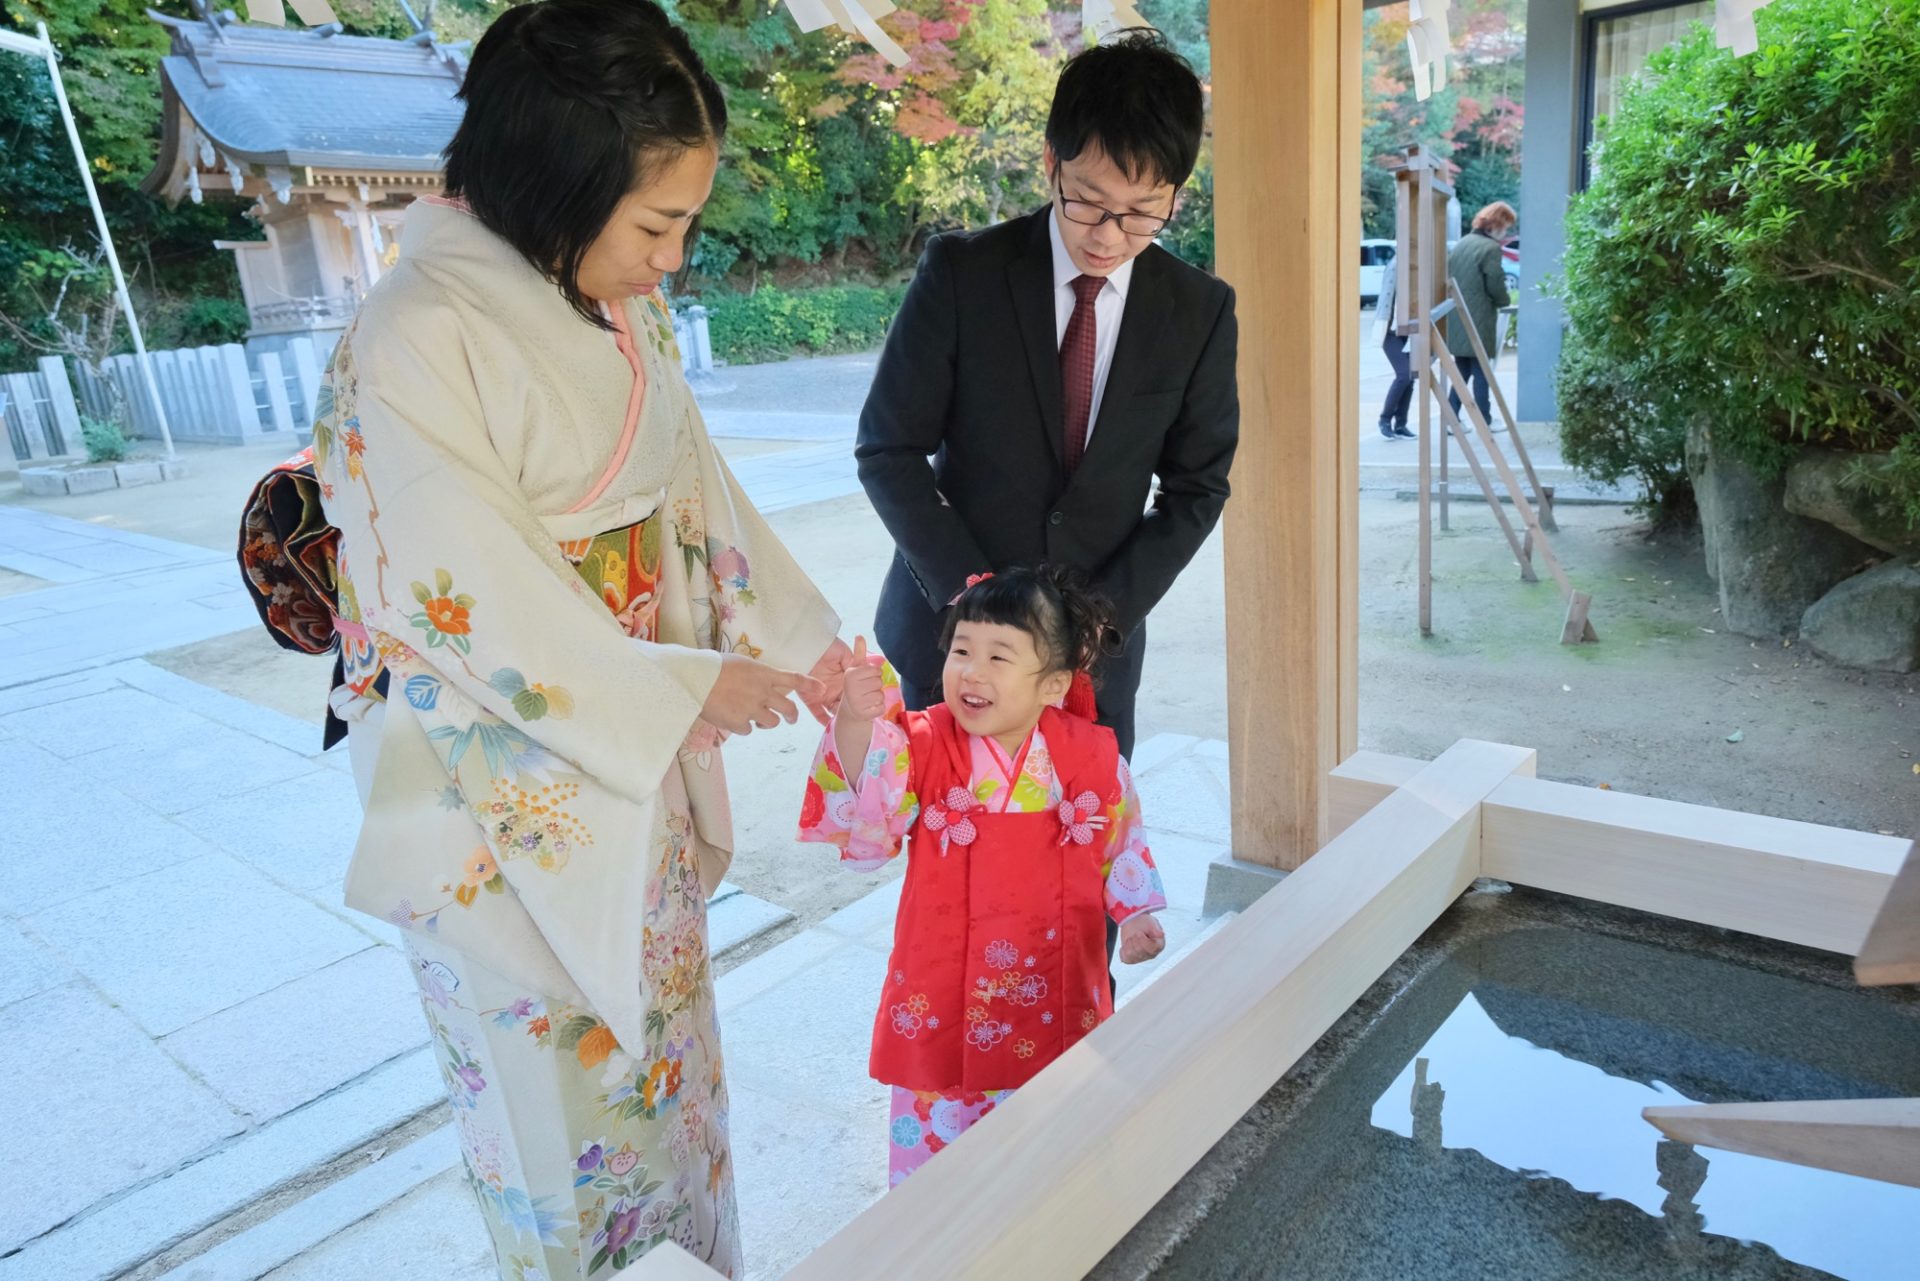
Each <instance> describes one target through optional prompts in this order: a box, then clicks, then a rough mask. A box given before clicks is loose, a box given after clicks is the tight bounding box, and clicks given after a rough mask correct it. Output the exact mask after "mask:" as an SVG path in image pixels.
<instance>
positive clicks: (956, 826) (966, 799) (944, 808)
mask: <svg viewBox="0 0 1920 1281" xmlns="http://www.w3.org/2000/svg"><path fill="white" fill-rule="evenodd" d="M978 808H980V802H978V801H976V800H975V799H974V798H973V793H971V792H969V791H968V790H967V789H966V788H964V787H952V788H948V789H947V799H946V802H945V804H942V803H940V802H938V801H935V802H934V803H933V804H931V805H929V806H927V808H926V811H925V813H924V814H923V815H922V816H921V820H920V821H921V822H923V823H925V824H926V825H927V830H928V831H929V832H938V833H939V834H940V853H941V855H942V856H943V857H944V856H945V854H946V852H947V842H949V841H951V842H953V843H954V844H955V845H971V844H973V842H974V838H975V837H976V836H978V835H979V832H978V830H977V829H976V828H975V827H974V825H973V820H972V819H970V818H967V817H966V815H967V813H968V812H969V811H971V810H976V809H978Z"/></svg>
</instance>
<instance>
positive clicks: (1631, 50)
mask: <svg viewBox="0 0 1920 1281" xmlns="http://www.w3.org/2000/svg"><path fill="white" fill-rule="evenodd" d="M1696 22H1704V23H1706V24H1708V25H1709V26H1711V25H1712V23H1713V0H1696V2H1695V3H1691V4H1676V5H1669V6H1667V7H1665V8H1654V9H1641V10H1639V11H1637V12H1631V13H1623V14H1620V15H1619V16H1614V17H1610V16H1608V15H1607V14H1606V12H1605V11H1602V12H1601V13H1597V14H1594V15H1592V16H1591V17H1590V18H1589V19H1588V22H1587V41H1588V63H1587V65H1588V67H1589V68H1590V71H1589V75H1588V82H1587V93H1588V98H1587V130H1586V142H1587V144H1588V147H1589V148H1591V146H1592V144H1593V143H1594V142H1595V141H1596V140H1597V139H1598V138H1599V137H1600V134H1601V132H1602V131H1603V130H1604V128H1605V126H1604V125H1603V124H1602V123H1601V122H1602V121H1604V120H1605V118H1606V117H1607V116H1610V115H1612V114H1613V110H1614V108H1615V107H1616V106H1618V105H1619V102H1620V94H1621V91H1622V90H1624V89H1625V88H1626V85H1627V82H1628V81H1629V80H1631V79H1633V77H1635V76H1637V75H1639V74H1640V72H1641V70H1642V68H1644V67H1645V66H1646V65H1647V59H1649V58H1651V57H1652V56H1653V55H1654V54H1656V53H1658V52H1659V51H1660V50H1662V49H1664V48H1666V47H1667V46H1668V45H1670V44H1672V43H1673V42H1674V41H1675V40H1678V39H1679V38H1680V37H1681V36H1683V35H1685V34H1686V33H1687V28H1689V27H1691V26H1692V25H1693V24H1694V23H1696Z"/></svg>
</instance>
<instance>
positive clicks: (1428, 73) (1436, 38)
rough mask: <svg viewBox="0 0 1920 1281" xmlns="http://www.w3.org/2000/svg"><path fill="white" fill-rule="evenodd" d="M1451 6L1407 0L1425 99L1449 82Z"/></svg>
mask: <svg viewBox="0 0 1920 1281" xmlns="http://www.w3.org/2000/svg"><path fill="white" fill-rule="evenodd" d="M1723 2H1724V0H1723ZM1450 7H1451V6H1450V5H1449V4H1448V0H1407V56H1408V57H1409V58H1410V59H1412V61H1413V96H1414V97H1416V98H1418V99H1419V100H1420V101H1422V102H1425V101H1426V100H1427V99H1428V98H1430V97H1432V96H1433V91H1434V90H1435V89H1438V88H1440V87H1441V86H1442V85H1444V84H1446V83H1447V51H1448V50H1449V49H1451V48H1452V47H1453V35H1452V33H1451V32H1449V31H1448V30H1447V10H1448V8H1450Z"/></svg>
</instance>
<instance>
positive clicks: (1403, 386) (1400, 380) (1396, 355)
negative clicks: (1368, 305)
mask: <svg viewBox="0 0 1920 1281" xmlns="http://www.w3.org/2000/svg"><path fill="white" fill-rule="evenodd" d="M1399 282H1400V271H1399V268H1398V266H1397V265H1396V264H1394V263H1388V264H1387V266H1386V269H1385V271H1384V272H1383V273H1382V279H1381V282H1380V296H1379V298H1377V299H1376V300H1375V301H1374V304H1373V325H1374V330H1375V332H1376V333H1378V334H1380V335H1381V338H1380V350H1381V351H1382V352H1384V353H1386V357H1387V363H1388V364H1390V365H1392V366H1393V383H1392V384H1391V385H1390V386H1389V387H1388V388H1387V398H1386V400H1384V401H1383V402H1381V405H1380V434H1381V435H1382V436H1385V437H1386V438H1387V439H1388V440H1412V439H1413V438H1414V437H1415V436H1416V435H1417V434H1418V433H1416V432H1414V431H1413V430H1412V429H1411V428H1409V427H1408V426H1407V407H1408V406H1409V405H1411V404H1412V403H1413V381H1414V380H1413V362H1412V360H1411V359H1410V358H1409V357H1408V355H1407V344H1408V343H1409V341H1411V340H1410V339H1407V338H1405V337H1403V336H1401V335H1400V334H1397V333H1395V332H1394V316H1393V303H1394V297H1395V293H1396V291H1397V290H1398V289H1399Z"/></svg>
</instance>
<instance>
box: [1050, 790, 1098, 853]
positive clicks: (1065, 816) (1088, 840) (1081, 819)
mask: <svg viewBox="0 0 1920 1281" xmlns="http://www.w3.org/2000/svg"><path fill="white" fill-rule="evenodd" d="M1099 808H1100V798H1099V797H1098V796H1095V795H1094V794H1093V793H1092V792H1082V793H1080V795H1079V796H1077V797H1075V798H1074V799H1073V800H1070V801H1065V800H1063V801H1061V802H1060V811H1059V813H1060V843H1061V844H1062V845H1065V844H1066V843H1067V842H1068V841H1072V842H1073V843H1074V844H1075V845H1091V844H1093V834H1094V832H1095V831H1096V830H1097V829H1099V828H1102V827H1105V826H1106V824H1107V820H1106V819H1105V818H1095V817H1094V814H1095V812H1096V811H1098V810H1099Z"/></svg>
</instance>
